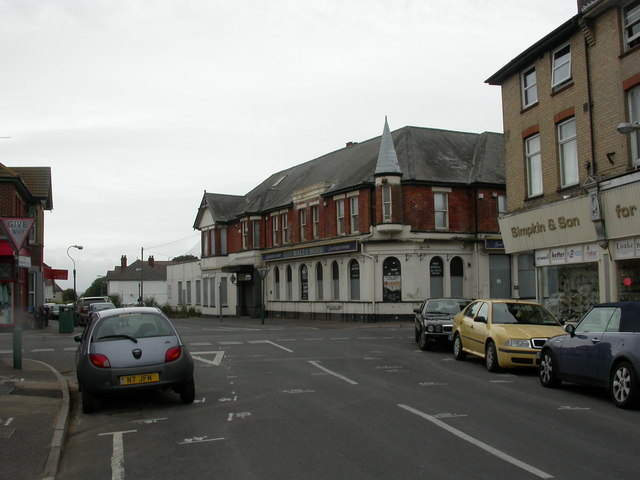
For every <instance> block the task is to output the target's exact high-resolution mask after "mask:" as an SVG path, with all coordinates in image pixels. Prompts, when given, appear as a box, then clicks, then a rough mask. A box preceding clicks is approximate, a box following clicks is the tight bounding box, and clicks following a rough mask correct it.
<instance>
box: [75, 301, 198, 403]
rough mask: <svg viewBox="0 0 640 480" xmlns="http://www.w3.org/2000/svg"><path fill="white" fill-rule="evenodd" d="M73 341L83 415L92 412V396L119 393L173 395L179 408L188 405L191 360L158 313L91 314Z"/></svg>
mask: <svg viewBox="0 0 640 480" xmlns="http://www.w3.org/2000/svg"><path fill="white" fill-rule="evenodd" d="M75 340H76V342H79V343H80V345H79V346H78V349H77V350H76V375H77V377H78V385H79V387H80V392H81V393H82V411H83V412H84V413H90V412H92V411H94V410H95V397H96V395H103V394H109V393H118V392H128V391H138V390H156V389H172V390H174V391H175V392H176V393H178V394H179V395H180V400H181V402H182V403H192V402H193V400H194V398H195V386H194V381H193V359H192V358H191V355H190V354H189V352H188V350H187V347H186V346H185V345H184V344H183V343H182V340H181V339H180V336H179V335H178V332H177V331H176V329H175V327H174V326H173V325H172V324H171V322H170V321H169V319H168V318H167V317H166V316H165V315H164V314H163V313H162V312H161V311H160V310H159V309H158V308H152V307H131V308H116V309H110V310H103V311H98V312H95V313H94V314H93V315H92V317H91V319H90V321H89V324H88V325H87V327H86V328H85V330H84V332H83V333H82V335H78V336H77V337H75Z"/></svg>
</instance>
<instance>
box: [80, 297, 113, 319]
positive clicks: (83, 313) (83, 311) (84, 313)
mask: <svg viewBox="0 0 640 480" xmlns="http://www.w3.org/2000/svg"><path fill="white" fill-rule="evenodd" d="M109 301H110V300H109V297H81V298H80V299H78V301H77V302H76V311H75V315H76V318H77V319H78V323H79V324H80V325H86V324H87V320H88V319H89V315H88V310H89V305H91V304H92V303H104V302H109Z"/></svg>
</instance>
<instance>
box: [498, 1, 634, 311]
mask: <svg viewBox="0 0 640 480" xmlns="http://www.w3.org/2000/svg"><path fill="white" fill-rule="evenodd" d="M487 82H488V83H490V84H492V85H500V86H501V87H502V106H503V118H504V134H505V152H506V172H507V196H508V204H507V209H508V214H507V215H506V216H504V217H503V218H501V219H500V227H501V231H502V233H503V238H504V243H505V247H506V251H507V253H511V254H513V262H514V268H513V272H514V278H513V283H514V285H515V284H518V285H519V286H520V290H522V285H535V289H536V296H537V297H538V299H539V300H541V301H543V302H545V303H546V304H547V305H548V306H550V307H551V308H552V309H553V311H554V313H556V314H558V315H559V316H560V317H561V318H563V319H565V320H571V319H575V318H578V317H580V316H581V315H582V313H583V312H584V311H585V310H587V309H588V308H590V307H591V306H592V305H593V304H594V303H597V302H600V301H610V300H639V299H640V210H639V208H638V207H640V171H639V167H640V131H639V130H638V127H639V126H640V124H639V123H638V122H640V1H638V0H634V1H630V0H626V1H621V0H590V1H587V0H579V1H578V13H577V14H576V15H575V16H574V17H573V18H571V19H569V20H568V21H567V22H565V23H564V24H562V25H560V26H559V27H558V28H556V29H555V30H554V31H553V32H551V33H549V34H548V35H547V36H545V37H543V38H542V39H541V40H539V41H538V42H536V43H535V44H533V45H532V46H531V47H529V48H528V49H527V50H525V51H524V52H522V53H521V54H520V55H518V56H517V57H516V58H514V59H512V60H511V61H510V62H509V63H507V64H506V65H505V66H504V67H503V68H501V69H500V70H499V71H498V72H496V73H495V74H494V75H493V76H491V78H489V79H488V80H487Z"/></svg>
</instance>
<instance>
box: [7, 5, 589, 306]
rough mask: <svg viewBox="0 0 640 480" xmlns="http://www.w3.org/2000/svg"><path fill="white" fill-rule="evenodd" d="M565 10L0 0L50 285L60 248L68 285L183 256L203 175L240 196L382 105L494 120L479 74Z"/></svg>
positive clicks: (328, 145)
mask: <svg viewBox="0 0 640 480" xmlns="http://www.w3.org/2000/svg"><path fill="white" fill-rule="evenodd" d="M576 13H577V1H576V0H536V1H535V2H532V1H530V0H457V1H452V0H304V1H302V0H0V61H1V69H0V137H2V138H0V163H2V164H3V165H5V166H7V167H12V166H13V167H18V166H50V167H51V171H52V186H53V207H54V208H53V210H52V211H48V212H46V214H45V263H47V264H48V265H49V266H51V267H52V268H55V269H63V270H64V269H66V270H69V280H66V281H58V284H59V285H60V286H61V287H62V288H63V289H66V288H72V287H73V281H72V278H73V277H72V274H71V271H72V269H73V262H74V261H75V265H76V271H77V290H78V293H79V294H81V293H82V292H83V291H84V290H85V289H86V288H87V287H89V285H91V283H92V282H93V281H94V280H96V278H98V277H100V276H104V275H106V273H107V271H108V270H113V269H114V268H115V267H116V266H118V265H120V257H121V256H122V255H126V256H127V258H128V261H129V264H131V263H132V262H133V261H135V260H136V259H139V258H140V255H141V253H142V249H144V257H145V260H146V259H147V258H148V256H149V255H153V256H154V258H155V259H156V260H170V259H171V258H173V257H175V256H178V255H183V254H188V253H192V254H195V255H199V253H200V251H199V232H198V231H197V230H194V229H193V224H194V221H195V217H196V214H197V210H198V207H199V205H200V201H201V200H202V197H203V194H204V192H205V191H207V192H215V193H225V194H235V195H243V194H246V193H248V192H249V191H250V190H251V189H252V188H253V187H255V186H256V185H258V184H259V183H261V182H262V181H263V180H265V179H266V178H267V177H268V176H270V175H271V174H273V173H276V172H278V171H280V170H283V169H285V168H289V167H291V166H293V165H297V164H300V163H303V162H306V161H309V160H312V159H314V158H317V157H320V156H322V155H324V154H326V153H330V152H333V151H335V150H338V149H340V148H343V147H344V146H345V144H346V143H347V142H350V141H355V142H362V141H365V140H368V139H370V138H373V137H377V136H379V135H381V134H382V129H383V126H384V119H385V116H387V117H388V121H389V126H390V128H391V130H392V131H393V130H396V129H399V128H402V127H404V126H417V127H427V128H438V129H445V130H455V131H464V132H473V133H481V132H484V131H492V132H502V131H503V129H502V106H501V94H500V88H499V87H496V86H490V85H487V84H486V83H484V81H485V80H486V79H487V78H489V77H490V76H491V75H492V74H493V73H495V72H496V71H498V70H499V69H500V68H501V67H503V66H504V65H505V64H507V63H508V62H509V61H510V60H512V59H513V58H514V57H515V56H517V55H518V54H519V53H521V52H522V51H523V50H525V49H526V48H527V47H529V46H531V45H532V44H533V43H535V42H536V41H538V40H539V39H541V38H542V37H544V36H545V35H546V34H548V33H550V32H551V31H552V30H554V29H555V28H556V27H558V26H560V25H561V24H562V23H564V22H565V21H567V20H568V19H569V18H571V17H572V16H574V15H575V14H576ZM7 137H8V138H7ZM71 245H81V246H83V249H82V250H78V249H75V248H71V249H70V250H69V247H70V246H71ZM70 257H71V258H70Z"/></svg>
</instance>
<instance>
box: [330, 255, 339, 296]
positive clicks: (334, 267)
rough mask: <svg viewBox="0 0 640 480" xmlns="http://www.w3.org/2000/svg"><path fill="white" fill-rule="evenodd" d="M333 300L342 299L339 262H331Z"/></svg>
mask: <svg viewBox="0 0 640 480" xmlns="http://www.w3.org/2000/svg"><path fill="white" fill-rule="evenodd" d="M331 300H340V268H339V267H338V262H333V263H332V264H331Z"/></svg>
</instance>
